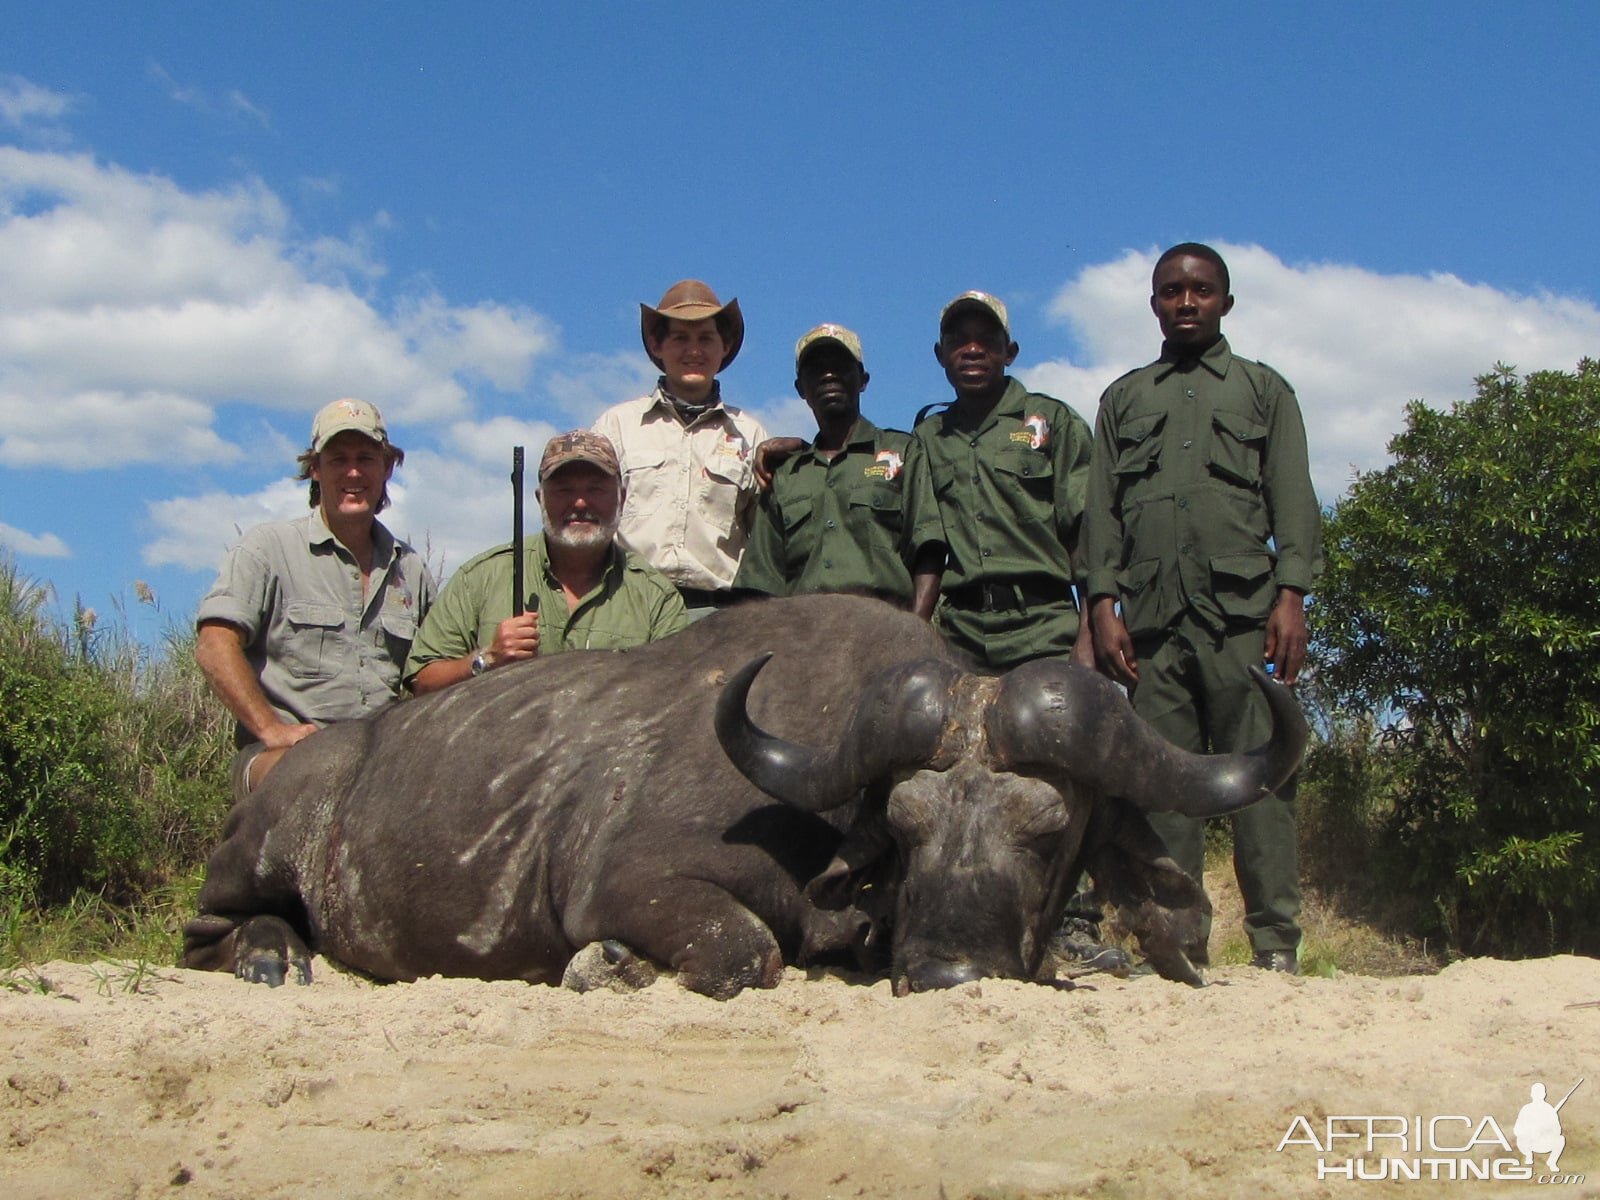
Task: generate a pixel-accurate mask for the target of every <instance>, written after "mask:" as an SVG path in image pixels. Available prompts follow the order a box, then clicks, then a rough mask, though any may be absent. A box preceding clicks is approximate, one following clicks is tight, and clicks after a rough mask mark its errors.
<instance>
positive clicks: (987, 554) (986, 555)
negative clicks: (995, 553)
mask: <svg viewBox="0 0 1600 1200" xmlns="http://www.w3.org/2000/svg"><path fill="white" fill-rule="evenodd" d="M983 556H984V557H985V558H988V557H989V552H988V551H987V550H985V551H984V552H983Z"/></svg>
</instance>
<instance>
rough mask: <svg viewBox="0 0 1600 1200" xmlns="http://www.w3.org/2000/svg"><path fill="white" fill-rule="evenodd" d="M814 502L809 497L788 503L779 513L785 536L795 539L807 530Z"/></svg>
mask: <svg viewBox="0 0 1600 1200" xmlns="http://www.w3.org/2000/svg"><path fill="white" fill-rule="evenodd" d="M811 509H812V502H811V498H810V497H809V496H807V497H805V498H804V499H801V500H793V501H790V502H789V503H786V504H785V505H784V506H783V507H782V508H781V509H780V510H779V513H778V516H779V520H780V521H781V522H782V524H783V536H784V537H786V538H790V537H794V536H795V535H796V534H798V533H799V532H800V531H801V530H802V529H804V528H805V526H806V522H808V521H809V520H811Z"/></svg>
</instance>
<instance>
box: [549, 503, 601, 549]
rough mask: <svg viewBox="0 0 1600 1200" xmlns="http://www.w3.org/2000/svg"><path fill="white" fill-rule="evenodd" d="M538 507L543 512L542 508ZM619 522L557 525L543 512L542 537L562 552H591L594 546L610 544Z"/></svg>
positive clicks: (579, 522)
mask: <svg viewBox="0 0 1600 1200" xmlns="http://www.w3.org/2000/svg"><path fill="white" fill-rule="evenodd" d="M539 507H540V511H541V512H543V511H544V506H543V505H540V506H539ZM619 521H620V518H618V517H613V518H612V519H611V520H609V521H575V522H572V523H571V524H567V525H558V524H557V523H556V522H554V521H552V520H551V519H550V514H549V513H548V512H544V536H545V537H546V538H548V539H549V540H550V542H551V544H552V545H556V546H560V547H561V548H562V549H563V550H592V549H594V548H595V547H596V546H605V545H609V544H610V542H611V539H612V538H614V537H616V536H617V525H618V524H619Z"/></svg>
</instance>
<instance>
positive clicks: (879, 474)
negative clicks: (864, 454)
mask: <svg viewBox="0 0 1600 1200" xmlns="http://www.w3.org/2000/svg"><path fill="white" fill-rule="evenodd" d="M904 467H905V460H904V459H903V458H901V457H900V454H899V452H898V451H895V450H887V449H885V450H879V451H878V453H877V454H875V455H873V458H872V465H871V466H870V467H867V468H866V470H865V471H864V472H863V474H866V475H869V476H871V477H873V478H874V479H883V480H890V479H894V478H895V477H896V476H898V475H899V474H900V472H901V470H902V469H903V468H904Z"/></svg>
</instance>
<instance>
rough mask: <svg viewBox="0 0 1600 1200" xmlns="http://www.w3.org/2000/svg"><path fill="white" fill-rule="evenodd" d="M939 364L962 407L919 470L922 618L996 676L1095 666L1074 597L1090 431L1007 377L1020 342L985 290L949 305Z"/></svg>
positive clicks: (921, 456)
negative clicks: (1036, 665) (1022, 669)
mask: <svg viewBox="0 0 1600 1200" xmlns="http://www.w3.org/2000/svg"><path fill="white" fill-rule="evenodd" d="M933 353H934V357H935V358H937V359H938V360H939V365H940V366H942V367H943V368H944V373H945V378H946V379H948V380H949V381H950V386H951V387H952V388H953V389H954V390H955V401H954V403H952V404H951V405H950V406H949V407H948V408H947V409H945V411H943V412H940V413H937V414H935V415H933V416H930V417H928V418H927V419H926V420H924V421H921V422H920V423H919V424H918V425H917V427H916V430H915V432H914V433H913V438H912V445H911V451H910V453H909V454H908V455H907V460H906V482H905V493H906V525H907V530H908V549H909V554H910V559H911V562H912V570H913V573H914V581H913V583H914V588H915V592H916V597H915V611H917V612H918V613H920V614H922V615H924V616H927V615H932V616H933V617H934V620H935V623H936V624H937V625H938V627H939V629H940V630H941V631H942V632H943V633H944V635H945V636H946V637H947V638H949V639H950V641H951V642H952V643H954V644H955V645H956V646H958V647H960V648H961V649H962V650H965V651H966V652H967V653H969V654H971V655H972V656H973V657H974V658H976V659H977V660H978V661H979V662H980V663H982V664H983V665H984V666H986V667H988V668H990V669H992V670H995V671H1003V670H1007V669H1009V668H1011V667H1014V666H1017V665H1018V664H1020V663H1024V662H1027V661H1029V660H1030V659H1035V658H1043V657H1045V656H1047V655H1052V654H1071V655H1072V656H1073V657H1074V658H1075V659H1077V660H1078V661H1079V662H1082V663H1084V664H1085V665H1089V664H1091V663H1092V661H1093V654H1092V651H1091V649H1090V646H1089V629H1088V625H1087V623H1082V622H1080V621H1079V619H1078V608H1077V605H1076V604H1075V603H1074V600H1073V594H1072V589H1073V584H1074V580H1075V571H1074V561H1073V556H1074V554H1075V552H1076V550H1077V544H1078V534H1079V526H1080V522H1081V520H1082V517H1083V504H1084V496H1085V490H1086V486H1087V482H1088V475H1089V450H1090V442H1091V436H1090V433H1089V426H1088V425H1087V424H1086V423H1085V422H1084V420H1083V418H1082V417H1080V416H1078V414H1077V413H1075V412H1073V411H1072V410H1071V409H1070V408H1068V407H1067V406H1066V405H1065V404H1063V403H1061V401H1059V400H1057V399H1055V398H1053V397H1051V396H1043V395H1039V394H1038V393H1035V392H1030V391H1028V390H1027V388H1025V387H1023V386H1022V384H1020V383H1018V382H1017V381H1016V380H1015V379H1013V378H1011V376H1009V375H1008V374H1006V368H1007V367H1009V366H1010V365H1011V364H1012V363H1013V362H1014V361H1015V360H1016V357H1017V344H1016V342H1014V341H1012V340H1011V326H1010V321H1009V318H1008V316H1007V313H1006V308H1005V305H1004V304H1002V303H1001V302H1000V301H999V300H998V299H996V298H995V297H994V296H991V295H989V294H988V293H986V292H965V293H963V294H962V295H960V296H957V297H956V298H955V299H954V300H952V301H951V302H950V303H949V304H947V305H945V308H944V312H943V313H942V315H941V316H940V318H939V341H938V344H937V345H935V346H934V348H933ZM936 600H937V601H938V607H937V611H935V601H936Z"/></svg>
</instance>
